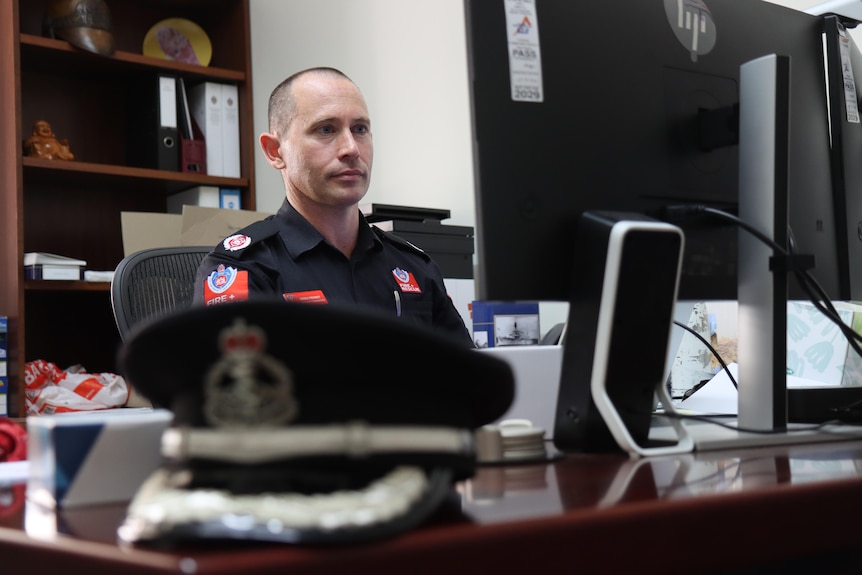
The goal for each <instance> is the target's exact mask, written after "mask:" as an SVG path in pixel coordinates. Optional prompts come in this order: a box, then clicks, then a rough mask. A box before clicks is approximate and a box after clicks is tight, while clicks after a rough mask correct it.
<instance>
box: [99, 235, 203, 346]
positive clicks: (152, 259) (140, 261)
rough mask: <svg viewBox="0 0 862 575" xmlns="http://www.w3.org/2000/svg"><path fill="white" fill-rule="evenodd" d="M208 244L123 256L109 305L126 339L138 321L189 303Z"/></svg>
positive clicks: (153, 317)
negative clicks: (196, 275)
mask: <svg viewBox="0 0 862 575" xmlns="http://www.w3.org/2000/svg"><path fill="white" fill-rule="evenodd" d="M211 250H212V247H211V246H182V247H169V248H152V249H147V250H142V251H139V252H136V253H133V254H131V255H129V256H126V257H125V258H123V260H122V261H121V262H120V263H119V265H118V266H117V269H116V271H115V272H114V279H113V281H112V282H111V307H112V308H113V310H114V320H115V321H116V322H117V329H118V330H119V332H120V337H121V338H122V339H123V340H124V341H125V340H126V338H127V337H128V336H129V334H130V333H131V331H132V329H133V328H134V327H135V326H136V325H137V324H139V323H142V322H145V321H149V320H151V319H155V318H157V317H159V316H162V315H164V314H167V313H170V312H172V311H175V310H177V311H178V310H182V309H185V308H187V307H189V306H191V304H192V298H193V296H194V283H195V274H196V272H197V269H198V265H200V263H201V261H202V260H203V259H204V256H206V255H207V254H208V253H209V252H210V251H211Z"/></svg>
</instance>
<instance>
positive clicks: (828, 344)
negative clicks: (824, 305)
mask: <svg viewBox="0 0 862 575" xmlns="http://www.w3.org/2000/svg"><path fill="white" fill-rule="evenodd" d="M834 306H835V308H836V309H837V311H838V314H839V315H840V316H841V319H842V320H843V321H844V323H845V324H847V325H849V326H851V327H852V328H853V330H854V331H856V332H857V333H862V304H853V303H848V302H834ZM787 373H788V375H793V376H796V377H802V378H805V379H812V380H815V381H818V382H821V383H826V384H830V385H836V386H844V387H850V386H862V358H860V357H859V355H858V354H857V353H856V352H855V351H854V350H853V348H852V347H850V345H849V344H848V343H847V338H845V337H844V335H843V334H842V333H841V331H840V330H839V329H838V326H836V325H835V324H834V323H832V322H831V321H829V320H828V319H827V318H826V316H824V315H823V314H822V313H820V311H819V310H817V309H816V308H815V307H814V306H813V305H812V304H811V303H810V302H807V301H790V302H787Z"/></svg>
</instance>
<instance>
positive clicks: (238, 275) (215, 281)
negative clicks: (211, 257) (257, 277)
mask: <svg viewBox="0 0 862 575" xmlns="http://www.w3.org/2000/svg"><path fill="white" fill-rule="evenodd" d="M247 299H248V272H247V271H245V270H237V269H236V268H235V267H226V266H225V265H224V264H219V266H218V267H217V268H216V270H215V271H214V272H213V273H211V274H210V275H209V277H207V280H206V282H205V283H204V303H205V304H206V305H217V304H220V303H230V302H235V301H245V300H247Z"/></svg>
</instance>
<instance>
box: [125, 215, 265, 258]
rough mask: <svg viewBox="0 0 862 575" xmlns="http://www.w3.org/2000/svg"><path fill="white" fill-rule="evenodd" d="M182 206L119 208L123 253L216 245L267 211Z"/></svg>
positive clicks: (261, 217) (260, 217) (262, 216)
mask: <svg viewBox="0 0 862 575" xmlns="http://www.w3.org/2000/svg"><path fill="white" fill-rule="evenodd" d="M182 209H183V213H182V214H163V213H153V212H122V213H121V214H120V222H121V225H122V230H123V253H124V255H126V256H128V255H131V254H133V253H135V252H138V251H140V250H144V249H149V248H159V247H173V246H216V245H217V244H218V243H219V242H221V241H222V240H223V239H224V238H226V237H227V236H229V235H231V234H233V233H235V232H236V231H237V230H240V229H242V228H244V227H246V226H247V225H249V224H251V223H254V222H256V221H258V220H262V219H263V218H265V217H267V216H269V215H270V214H269V213H267V212H255V211H251V210H233V209H223V208H207V207H201V206H189V205H185V206H183V208H182Z"/></svg>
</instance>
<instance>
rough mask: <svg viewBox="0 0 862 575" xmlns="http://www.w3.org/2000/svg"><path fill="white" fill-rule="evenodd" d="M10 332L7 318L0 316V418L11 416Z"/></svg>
mask: <svg viewBox="0 0 862 575" xmlns="http://www.w3.org/2000/svg"><path fill="white" fill-rule="evenodd" d="M8 332H9V320H8V318H6V316H0V416H3V415H9V402H8V397H9V364H8V363H7V362H8V359H7V357H8V354H9V348H8V345H9V344H8V343H7V341H8V337H7V334H8Z"/></svg>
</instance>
